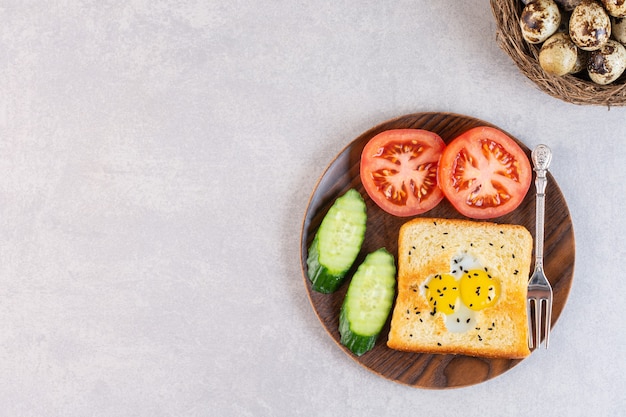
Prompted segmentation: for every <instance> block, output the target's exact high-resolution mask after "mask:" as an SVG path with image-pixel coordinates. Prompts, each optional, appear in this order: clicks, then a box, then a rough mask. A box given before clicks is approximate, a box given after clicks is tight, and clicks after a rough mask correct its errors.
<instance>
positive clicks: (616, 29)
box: [611, 17, 626, 44]
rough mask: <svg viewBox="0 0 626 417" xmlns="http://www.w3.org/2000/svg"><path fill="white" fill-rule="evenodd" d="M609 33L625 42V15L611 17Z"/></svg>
mask: <svg viewBox="0 0 626 417" xmlns="http://www.w3.org/2000/svg"><path fill="white" fill-rule="evenodd" d="M611 34H612V35H613V37H614V38H615V39H616V40H618V41H620V42H621V43H623V44H626V17H612V18H611Z"/></svg>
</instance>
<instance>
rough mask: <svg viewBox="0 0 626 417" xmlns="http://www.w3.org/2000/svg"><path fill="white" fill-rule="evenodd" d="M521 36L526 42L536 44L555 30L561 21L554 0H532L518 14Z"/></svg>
mask: <svg viewBox="0 0 626 417" xmlns="http://www.w3.org/2000/svg"><path fill="white" fill-rule="evenodd" d="M519 23H520V28H521V30H522V36H523V37H524V39H525V40H526V42H528V43H532V44H538V43H541V42H543V41H545V40H546V39H548V38H549V37H550V36H551V35H552V34H553V33H555V32H556V31H557V29H558V28H559V25H560V23H561V12H560V10H559V6H557V4H556V3H555V2H554V0H533V1H531V2H529V3H528V4H527V5H526V6H525V7H524V9H523V10H522V14H521V15H520V21H519Z"/></svg>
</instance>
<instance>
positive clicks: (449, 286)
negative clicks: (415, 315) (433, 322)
mask: <svg viewBox="0 0 626 417" xmlns="http://www.w3.org/2000/svg"><path fill="white" fill-rule="evenodd" d="M424 288H425V289H426V298H427V299H428V303H429V304H430V307H431V308H432V312H433V314H434V313H436V312H441V313H444V314H452V313H453V312H454V307H455V304H456V300H457V298H458V297H459V282H458V281H457V280H456V278H454V276H453V275H452V274H437V275H435V276H433V277H432V278H431V279H430V280H429V282H428V283H427V284H426V286H425V287H424Z"/></svg>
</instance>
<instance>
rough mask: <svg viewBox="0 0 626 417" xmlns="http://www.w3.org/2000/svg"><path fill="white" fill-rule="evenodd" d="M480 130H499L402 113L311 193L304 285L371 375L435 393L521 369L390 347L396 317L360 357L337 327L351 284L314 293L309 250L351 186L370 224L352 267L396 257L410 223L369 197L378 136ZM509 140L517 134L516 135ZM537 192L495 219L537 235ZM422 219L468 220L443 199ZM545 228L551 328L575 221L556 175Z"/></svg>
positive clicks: (350, 149)
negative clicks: (382, 252) (370, 156)
mask: <svg viewBox="0 0 626 417" xmlns="http://www.w3.org/2000/svg"><path fill="white" fill-rule="evenodd" d="M477 126H492V127H496V126H494V125H492V124H490V123H487V122H484V121H482V120H478V119H475V118H472V117H468V116H463V115H458V114H452V113H434V112H432V113H415V114H409V115H406V116H401V117H399V118H396V119H393V120H390V121H387V122H384V123H382V124H380V125H378V126H376V127H374V128H372V129H370V130H369V131H367V132H365V133H363V134H362V135H361V136H359V137H358V138H356V139H355V140H354V141H352V143H350V144H349V145H348V146H346V147H345V148H344V149H343V150H342V151H341V152H340V153H339V155H337V157H336V158H335V159H334V160H333V161H332V162H331V163H330V165H329V166H328V167H327V169H326V171H325V172H324V174H323V175H322V177H321V178H320V179H319V181H318V183H317V186H316V187H315V190H314V191H313V194H312V196H311V199H310V201H309V205H308V208H307V211H306V215H305V217H304V222H303V227H302V235H301V262H302V271H303V278H304V284H305V287H306V290H307V292H308V295H309V299H310V301H311V304H312V305H313V308H314V310H315V313H316V314H317V316H318V317H319V319H320V321H321V323H322V325H323V326H324V327H325V328H326V330H327V332H328V334H329V335H330V336H331V337H332V338H333V339H334V340H335V342H336V343H337V345H338V346H339V347H340V348H341V349H343V350H344V351H345V352H346V354H347V355H348V356H350V357H351V358H352V359H354V360H355V361H357V362H358V363H360V364H361V365H363V366H364V367H366V368H367V369H369V370H371V371H372V372H374V373H376V374H378V375H380V376H382V377H385V378H388V379H390V380H393V381H396V382H398V383H402V384H406V385H411V386H414V387H420V388H433V389H443V388H452V387H462V386H467V385H473V384H477V383H480V382H483V381H486V380H489V379H491V378H494V377H496V376H498V375H501V374H502V373H504V372H506V371H508V370H509V369H511V368H512V367H514V366H515V365H517V364H518V363H519V362H521V360H519V359H517V360H509V359H487V358H475V357H469V356H463V355H433V354H417V353H406V352H399V351H395V350H392V349H389V348H388V347H387V334H388V333H389V323H390V320H391V315H390V318H389V319H388V321H387V324H386V325H385V327H384V328H383V330H382V332H381V334H380V337H379V338H378V341H377V342H376V346H375V347H374V348H373V349H372V350H371V351H369V352H367V353H365V354H364V355H362V356H361V357H357V356H355V355H354V354H352V353H351V352H350V351H349V350H348V349H346V348H345V347H344V346H343V345H341V343H340V341H339V340H340V335H339V330H338V326H339V310H340V307H341V303H342V302H343V299H344V296H345V293H346V290H347V288H348V282H349V281H346V282H345V283H344V284H343V285H342V286H341V287H340V288H339V290H337V292H335V293H333V294H320V293H317V292H315V291H313V290H312V289H311V284H310V281H309V280H308V278H307V275H306V268H307V266H306V258H307V251H308V247H309V245H310V243H311V241H312V240H313V237H314V235H315V232H316V231H317V228H318V227H319V225H320V223H321V221H322V219H323V217H324V215H325V214H326V212H327V211H328V209H329V208H330V206H331V205H332V203H333V202H334V201H335V199H336V198H337V197H339V196H340V195H341V194H343V193H344V192H346V191H347V190H348V189H350V188H356V189H357V190H358V191H359V192H360V193H361V195H362V196H363V197H364V198H365V201H366V205H367V214H368V220H367V231H366V235H365V241H364V243H363V247H362V249H361V252H360V254H359V257H358V258H357V260H356V262H355V267H354V268H353V269H355V268H356V265H359V264H360V263H361V262H362V261H363V259H364V257H365V255H366V254H367V253H369V252H371V251H373V250H376V249H378V248H380V247H383V246H384V247H386V248H387V250H389V251H390V252H391V253H392V254H393V255H394V256H395V258H396V259H397V257H398V242H397V239H398V230H399V228H400V226H401V225H402V224H403V223H404V222H406V221H407V220H408V219H409V218H400V217H394V216H391V215H389V214H387V213H385V212H384V211H382V210H381V209H379V208H378V206H376V204H375V203H374V202H373V201H372V200H371V199H370V198H369V197H368V195H367V193H366V192H365V190H364V188H363V185H362V184H361V180H360V177H359V164H360V158H361V152H362V150H363V147H364V146H365V144H366V143H367V142H368V141H369V140H370V139H371V138H372V137H373V136H374V135H376V134H378V133H380V132H382V131H384V130H389V129H399V128H415V129H426V130H430V131H433V132H436V133H437V134H439V135H440V136H441V137H442V138H443V140H444V141H445V142H446V143H448V142H449V141H450V140H452V139H453V138H454V137H456V136H458V135H459V134H461V133H462V132H464V131H466V130H468V129H470V128H473V127H477ZM500 130H502V129H500ZM505 133H506V132H505ZM507 134H508V133H507ZM509 136H511V137H513V136H512V135H510V134H509ZM515 140H516V141H517V142H518V143H519V144H520V146H521V147H522V149H524V151H526V153H527V155H528V157H529V158H530V150H529V149H528V148H527V147H526V146H525V145H524V144H523V143H521V142H520V141H519V140H518V139H515ZM557 157H558V156H557ZM534 194H535V186H534V183H533V184H532V185H531V188H530V190H529V192H528V195H527V196H526V198H525V200H524V201H523V202H522V204H521V205H520V206H519V207H518V208H517V209H516V210H515V211H514V212H512V213H510V214H508V215H506V216H502V217H500V218H498V219H494V220H493V221H495V222H497V223H514V224H521V225H523V226H525V227H526V228H527V229H528V230H529V231H530V232H531V234H532V235H533V237H534V234H535V195H534ZM422 216H425V217H443V218H463V216H462V215H460V214H459V213H458V212H457V211H456V210H455V209H454V208H453V207H452V206H451V205H450V203H448V201H447V200H445V199H444V200H443V201H442V202H441V203H440V204H439V205H438V206H437V207H435V208H434V209H433V210H431V211H429V212H427V213H425V214H423V215H422ZM546 223H547V224H546V228H545V244H544V253H545V257H544V267H545V272H546V274H547V276H548V278H549V279H550V282H551V284H552V287H553V289H554V306H553V313H552V314H553V321H552V325H553V326H554V323H556V321H557V320H558V318H559V316H560V315H561V312H562V311H563V307H564V306H565V302H566V301H567V297H568V295H569V291H570V288H571V285H572V279H573V274H574V257H575V245H574V231H573V227H572V221H571V217H570V214H569V210H568V208H567V204H566V202H565V198H564V197H563V194H562V193H561V190H560V189H559V187H558V185H557V183H556V181H555V180H554V178H553V177H552V175H551V174H550V173H548V188H547V191H546ZM533 264H534V260H533ZM531 269H532V268H531ZM353 272H354V270H353V271H350V273H349V275H348V276H349V277H350V276H352V273H353Z"/></svg>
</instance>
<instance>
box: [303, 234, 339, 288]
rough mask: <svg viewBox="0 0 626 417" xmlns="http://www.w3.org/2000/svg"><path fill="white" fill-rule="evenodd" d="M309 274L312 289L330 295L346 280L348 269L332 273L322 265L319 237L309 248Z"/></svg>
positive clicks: (307, 262)
mask: <svg viewBox="0 0 626 417" xmlns="http://www.w3.org/2000/svg"><path fill="white" fill-rule="evenodd" d="M306 264H307V273H308V276H309V279H310V280H311V288H313V290H315V291H317V292H321V293H324V294H329V293H331V292H335V291H337V288H339V287H340V286H341V284H343V282H344V281H345V279H346V274H347V273H348V269H349V268H348V269H346V270H345V271H341V272H339V273H334V274H333V273H331V272H330V271H329V270H328V268H326V267H325V266H324V265H322V264H320V254H319V241H318V240H317V236H315V238H314V239H313V243H311V247H310V248H309V257H308V258H307V261H306Z"/></svg>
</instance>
